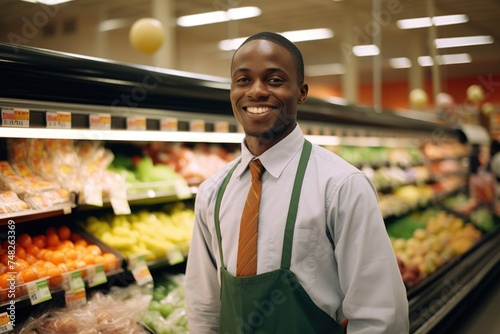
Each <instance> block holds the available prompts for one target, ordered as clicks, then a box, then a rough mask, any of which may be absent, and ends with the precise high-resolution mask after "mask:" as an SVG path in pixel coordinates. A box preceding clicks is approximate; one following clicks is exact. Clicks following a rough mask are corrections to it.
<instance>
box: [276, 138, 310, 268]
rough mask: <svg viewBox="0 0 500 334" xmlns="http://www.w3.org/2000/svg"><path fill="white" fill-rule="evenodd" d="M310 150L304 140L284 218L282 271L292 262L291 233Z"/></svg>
mask: <svg viewBox="0 0 500 334" xmlns="http://www.w3.org/2000/svg"><path fill="white" fill-rule="evenodd" d="M311 150H312V144H311V142H309V141H308V140H307V139H304V147H303V148H302V154H301V156H300V161H299V166H298V168H297V175H296V176H295V182H294V183H293V190H292V197H291V199H290V207H289V208H288V216H287V218H286V227H285V239H284V240H283V252H282V254H281V268H282V269H290V263H291V260H292V243H293V231H294V229H295V220H296V218H297V211H298V209H299V198H300V190H301V188H302V183H303V181H304V174H305V172H306V167H307V163H308V161H309V156H310V155H311Z"/></svg>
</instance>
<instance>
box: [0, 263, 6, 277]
mask: <svg viewBox="0 0 500 334" xmlns="http://www.w3.org/2000/svg"><path fill="white" fill-rule="evenodd" d="M6 272H7V266H6V265H5V264H3V263H0V275H3V274H5V273H6Z"/></svg>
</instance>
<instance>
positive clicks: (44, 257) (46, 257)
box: [40, 249, 54, 261]
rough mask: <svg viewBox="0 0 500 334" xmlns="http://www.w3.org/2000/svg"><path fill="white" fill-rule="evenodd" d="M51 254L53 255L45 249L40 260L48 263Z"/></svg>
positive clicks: (52, 252)
mask: <svg viewBox="0 0 500 334" xmlns="http://www.w3.org/2000/svg"><path fill="white" fill-rule="evenodd" d="M40 253H42V252H40ZM52 254H54V251H52V250H50V249H45V252H43V256H42V260H45V261H50V259H51V258H52Z"/></svg>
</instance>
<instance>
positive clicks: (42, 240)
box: [31, 234, 47, 249]
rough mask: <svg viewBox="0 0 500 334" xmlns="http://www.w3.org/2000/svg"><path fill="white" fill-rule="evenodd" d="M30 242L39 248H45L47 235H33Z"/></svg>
mask: <svg viewBox="0 0 500 334" xmlns="http://www.w3.org/2000/svg"><path fill="white" fill-rule="evenodd" d="M31 243H32V244H33V245H35V246H37V247H38V248H40V249H42V248H45V247H47V237H46V236H45V235H43V234H40V235H37V236H36V237H33V239H32V240H31Z"/></svg>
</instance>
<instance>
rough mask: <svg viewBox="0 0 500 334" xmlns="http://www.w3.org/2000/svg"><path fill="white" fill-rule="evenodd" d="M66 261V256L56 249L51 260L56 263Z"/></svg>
mask: <svg viewBox="0 0 500 334" xmlns="http://www.w3.org/2000/svg"><path fill="white" fill-rule="evenodd" d="M65 261H66V256H65V255H64V253H63V252H61V251H54V252H53V253H52V256H51V258H50V262H52V263H54V264H59V263H64V262H65Z"/></svg>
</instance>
